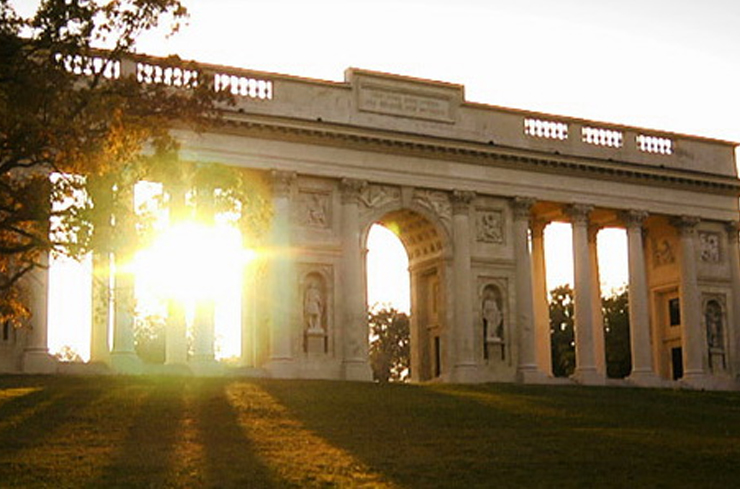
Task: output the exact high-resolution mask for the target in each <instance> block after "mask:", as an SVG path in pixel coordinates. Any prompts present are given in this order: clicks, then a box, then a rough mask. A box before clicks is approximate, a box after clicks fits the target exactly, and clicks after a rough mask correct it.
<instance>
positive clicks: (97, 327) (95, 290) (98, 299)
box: [90, 229, 111, 363]
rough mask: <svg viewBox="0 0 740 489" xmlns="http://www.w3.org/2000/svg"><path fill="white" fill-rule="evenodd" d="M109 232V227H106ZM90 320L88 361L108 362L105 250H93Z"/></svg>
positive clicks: (108, 259) (107, 260) (108, 262)
mask: <svg viewBox="0 0 740 489" xmlns="http://www.w3.org/2000/svg"><path fill="white" fill-rule="evenodd" d="M108 232H110V229H108ZM92 265H93V277H92V301H91V302H92V304H91V305H92V321H91V330H90V362H100V363H109V362H110V347H109V346H108V325H109V322H110V272H111V270H110V265H111V257H110V253H108V252H107V251H100V252H98V251H95V252H93V257H92Z"/></svg>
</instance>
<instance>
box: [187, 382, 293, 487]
mask: <svg viewBox="0 0 740 489" xmlns="http://www.w3.org/2000/svg"><path fill="white" fill-rule="evenodd" d="M225 385H226V384H225V382H224V381H220V380H219V381H216V380H210V381H202V382H201V381H196V384H195V389H194V390H195V392H194V394H195V396H194V397H195V399H196V403H197V405H196V406H195V414H196V416H197V418H196V422H197V428H198V438H199V440H200V442H201V443H202V445H203V447H204V450H205V464H206V466H205V476H206V478H205V483H206V485H207V486H208V487H255V488H270V487H284V484H283V483H281V482H280V481H278V480H277V476H276V474H274V473H273V472H271V471H270V469H269V468H268V467H267V466H266V465H265V464H264V462H263V461H262V460H261V458H260V456H259V455H258V454H257V452H256V451H255V447H254V445H253V443H252V442H251V441H250V440H249V438H248V437H247V434H246V433H245V432H244V430H243V428H242V427H241V426H240V425H239V420H238V416H237V413H236V411H234V408H233V407H232V405H231V404H230V403H229V401H228V398H227V395H226V391H225Z"/></svg>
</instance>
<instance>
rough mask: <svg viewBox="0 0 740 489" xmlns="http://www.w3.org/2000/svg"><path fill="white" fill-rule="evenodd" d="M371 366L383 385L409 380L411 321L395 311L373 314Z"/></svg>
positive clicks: (370, 321) (371, 325)
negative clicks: (384, 383)
mask: <svg viewBox="0 0 740 489" xmlns="http://www.w3.org/2000/svg"><path fill="white" fill-rule="evenodd" d="M368 322H369V324H370V366H371V367H372V370H373V378H374V379H375V380H377V381H380V382H389V381H390V382H403V381H406V380H408V377H409V371H410V370H409V369H410V367H411V349H410V343H411V341H410V335H411V330H410V321H409V317H408V315H406V314H404V313H402V312H399V311H397V310H396V309H394V308H385V309H380V310H377V311H375V312H370V313H369V317H368Z"/></svg>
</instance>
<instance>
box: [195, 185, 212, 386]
mask: <svg viewBox="0 0 740 489" xmlns="http://www.w3.org/2000/svg"><path fill="white" fill-rule="evenodd" d="M195 206H196V207H195V212H196V217H197V220H198V222H199V223H201V224H203V225H205V226H212V225H213V221H214V188H213V187H212V186H210V185H201V186H199V187H198V188H197V189H196V195H195ZM193 259H195V260H198V259H203V260H208V259H209V257H193ZM208 285H209V284H206V286H208ZM215 310H216V305H215V298H214V297H211V296H210V295H208V296H201V297H198V298H197V299H196V302H195V315H194V317H193V356H192V358H191V359H190V364H191V368H193V370H194V371H195V373H196V374H201V375H209V374H212V373H216V372H215V371H214V370H215V369H216V359H215V352H214V342H215Z"/></svg>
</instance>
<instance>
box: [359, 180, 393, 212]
mask: <svg viewBox="0 0 740 489" xmlns="http://www.w3.org/2000/svg"><path fill="white" fill-rule="evenodd" d="M400 203H401V189H400V188H399V187H394V186H392V185H375V184H370V185H366V186H365V187H364V188H363V189H362V190H361V191H360V204H361V206H360V212H361V213H362V214H368V213H370V212H372V211H373V210H376V209H379V208H381V207H384V206H388V205H391V204H397V205H399V206H400Z"/></svg>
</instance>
